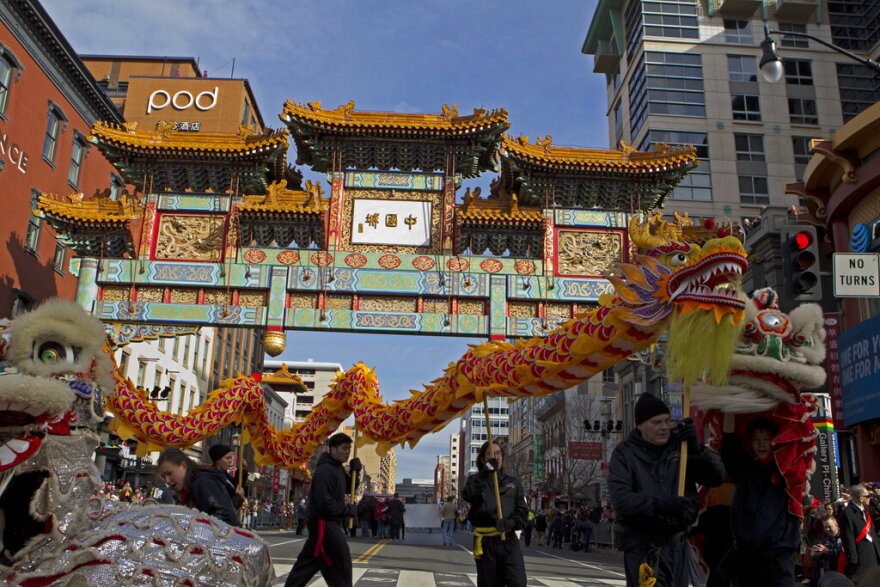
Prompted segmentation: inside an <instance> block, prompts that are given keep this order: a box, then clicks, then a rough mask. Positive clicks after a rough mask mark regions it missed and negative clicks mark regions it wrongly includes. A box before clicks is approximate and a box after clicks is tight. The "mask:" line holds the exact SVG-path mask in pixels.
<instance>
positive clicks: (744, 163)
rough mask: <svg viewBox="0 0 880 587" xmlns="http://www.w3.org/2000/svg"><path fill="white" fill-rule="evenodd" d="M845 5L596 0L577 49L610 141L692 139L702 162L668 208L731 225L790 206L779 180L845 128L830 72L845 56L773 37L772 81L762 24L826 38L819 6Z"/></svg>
mask: <svg viewBox="0 0 880 587" xmlns="http://www.w3.org/2000/svg"><path fill="white" fill-rule="evenodd" d="M851 3H855V4H859V2H857V1H856V0H853V1H852V2H826V1H825V0H767V1H766V2H762V1H761V0H600V1H599V3H598V5H597V7H596V12H595V14H594V16H593V19H592V22H591V23H590V27H589V31H588V33H587V36H586V39H585V41H584V46H583V52H584V53H586V54H588V55H592V56H593V62H594V68H593V71H594V72H596V73H601V74H604V75H605V78H606V81H607V86H606V87H607V104H608V108H607V116H608V134H609V138H610V142H611V144H613V145H617V144H618V143H619V142H620V141H624V142H626V143H628V144H631V145H634V146H635V147H637V148H639V149H649V148H652V147H655V146H657V145H661V144H665V145H669V146H674V145H681V144H689V145H694V146H695V147H696V149H697V154H698V156H699V157H700V160H701V164H700V166H699V167H698V168H697V169H695V170H694V171H692V172H691V173H690V174H689V175H688V177H686V178H685V180H684V181H683V182H682V183H681V184H679V186H678V187H676V189H675V190H674V191H673V193H672V194H671V196H670V198H669V200H668V201H667V203H666V206H667V207H668V208H672V209H676V210H686V211H689V212H690V214H691V216H692V217H707V216H714V217H720V218H725V217H726V218H730V219H732V220H739V219H741V218H753V217H755V216H757V214H758V212H759V211H760V209H761V208H762V207H765V206H784V207H788V206H790V205H791V204H795V203H796V200H795V198H794V197H793V196H791V195H786V194H785V190H784V185H785V184H786V183H787V182H791V181H794V180H798V179H800V178H801V177H802V175H803V171H804V169H805V168H806V165H807V163H808V162H809V158H810V155H809V145H810V140H811V139H813V138H816V137H822V136H827V135H829V134H830V133H832V132H833V131H834V129H836V128H837V127H839V126H840V125H841V124H842V123H843V111H842V106H841V95H842V94H841V92H842V90H841V89H840V84H839V82H838V74H839V73H840V72H841V71H849V69H848V67H849V65H850V64H854V62H852V61H849V60H848V59H847V58H845V57H844V56H843V55H840V54H838V53H836V52H833V51H831V50H830V49H828V48H826V47H823V46H822V45H820V44H819V43H816V42H815V41H811V40H808V39H804V38H795V37H778V36H777V37H775V38H776V39H777V48H778V51H779V54H780V57H781V58H782V59H783V63H784V66H785V75H784V78H783V80H781V81H780V82H777V83H775V84H771V83H769V82H767V81H765V80H764V78H763V77H762V76H761V75H760V72H759V61H760V58H761V48H760V42H761V40H762V39H763V38H764V32H763V25H764V24H768V25H769V26H770V28H771V29H776V30H780V31H792V32H803V33H808V34H810V35H813V36H816V37H819V38H821V39H823V40H826V41H829V42H831V41H833V40H834V39H833V35H832V33H833V31H834V30H835V29H834V25H833V24H831V23H833V21H831V23H829V6H835V5H839V4H851ZM862 4H864V5H872V6H874V7H875V8H876V5H877V3H876V2H874V1H872V0H864V2H862ZM875 12H876V10H875ZM844 64H845V65H844ZM855 65H857V64H855ZM841 68H842V69H841ZM841 79H843V78H841ZM840 83H844V82H840ZM846 83H849V82H846ZM852 83H853V84H857V83H862V82H861V81H858V82H857V81H852ZM866 95H867V94H866ZM868 99H870V98H865V97H864V96H863V97H861V98H858V100H862V101H864V100H868ZM846 108H856V106H852V107H850V106H846Z"/></svg>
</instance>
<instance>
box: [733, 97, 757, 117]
mask: <svg viewBox="0 0 880 587" xmlns="http://www.w3.org/2000/svg"><path fill="white" fill-rule="evenodd" d="M730 110H731V112H732V113H733V119H734V120H756V121H759V120H761V100H760V98H758V96H749V95H748V94H732V95H731V96H730Z"/></svg>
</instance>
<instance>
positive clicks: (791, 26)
mask: <svg viewBox="0 0 880 587" xmlns="http://www.w3.org/2000/svg"><path fill="white" fill-rule="evenodd" d="M779 30H780V31H781V32H783V33H784V32H791V33H806V32H807V25H805V24H799V23H794V22H780V23H779ZM780 45H782V46H783V47H797V48H801V49H803V48H806V47H809V46H810V43H809V41H808V40H807V39H805V38H803V37H786V36H783V37H782V40H781V41H780Z"/></svg>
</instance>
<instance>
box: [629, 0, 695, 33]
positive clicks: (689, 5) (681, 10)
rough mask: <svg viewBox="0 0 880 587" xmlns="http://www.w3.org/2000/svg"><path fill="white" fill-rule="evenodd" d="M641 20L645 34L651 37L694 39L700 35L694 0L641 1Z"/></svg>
mask: <svg viewBox="0 0 880 587" xmlns="http://www.w3.org/2000/svg"><path fill="white" fill-rule="evenodd" d="M642 22H643V23H644V29H645V35H647V36H651V37H665V38H672V39H696V38H698V37H699V36H700V35H699V29H698V25H697V5H696V2H694V0H690V1H687V0H685V1H681V2H675V1H670V0H652V1H651V2H642Z"/></svg>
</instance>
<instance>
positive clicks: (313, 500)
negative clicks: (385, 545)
mask: <svg viewBox="0 0 880 587" xmlns="http://www.w3.org/2000/svg"><path fill="white" fill-rule="evenodd" d="M351 445H352V440H351V437H350V436H348V435H347V434H341V433H340V434H334V435H333V436H331V437H330V438H329V439H328V440H327V446H328V448H329V450H328V452H325V453H324V454H322V455H321V456H320V457H319V458H318V466H317V467H316V468H315V474H314V476H313V477H312V487H311V489H310V490H309V513H308V517H307V519H306V525H307V527H308V529H309V538H308V540H306V543H305V545H303V549H302V551H300V553H299V557H297V559H296V563H295V564H294V565H293V568H292V569H291V570H290V575H288V576H287V581H285V583H284V587H304V586H305V585H306V584H307V583H308V582H309V580H311V578H312V577H314V576H315V573H317V572H318V571H321V575H322V576H323V577H324V580H325V581H326V582H327V585H328V586H329V587H351V550H349V548H348V542H346V540H345V531H344V530H343V528H342V525H343V524H344V523H345V519H346V517H347V516H355V515H356V513H357V512H356V510H355V508H354V506H346V504H345V494H346V492H348V490H349V489H350V488H351V477H350V476H349V475H347V474H346V473H345V469H343V468H342V463H344V462H345V461H347V460H348V456H349V454H351ZM349 470H350V471H351V474H352V475H355V476H356V475H357V474H358V472H360V470H361V462H360V460H358V459H356V458H355V459H351V462H350V463H349Z"/></svg>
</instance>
